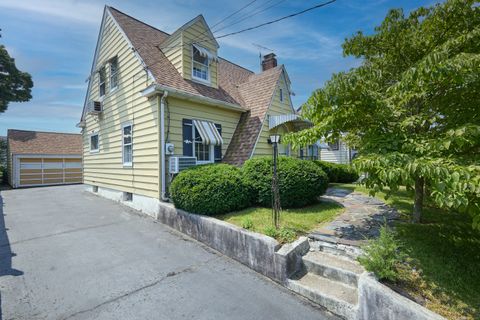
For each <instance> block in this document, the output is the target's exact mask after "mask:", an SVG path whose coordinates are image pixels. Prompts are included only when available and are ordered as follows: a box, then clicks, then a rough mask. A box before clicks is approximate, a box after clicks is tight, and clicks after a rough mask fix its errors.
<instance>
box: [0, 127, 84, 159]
mask: <svg viewBox="0 0 480 320" xmlns="http://www.w3.org/2000/svg"><path fill="white" fill-rule="evenodd" d="M7 140H8V145H9V148H10V149H9V150H10V153H12V154H69V155H81V154H82V148H83V142H82V135H80V134H75V133H58V132H40V131H26V130H15V129H9V130H8V133H7Z"/></svg>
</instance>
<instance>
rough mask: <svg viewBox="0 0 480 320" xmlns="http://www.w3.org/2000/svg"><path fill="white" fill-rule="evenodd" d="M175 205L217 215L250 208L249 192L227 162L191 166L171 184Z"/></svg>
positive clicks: (239, 173) (235, 169)
mask: <svg viewBox="0 0 480 320" xmlns="http://www.w3.org/2000/svg"><path fill="white" fill-rule="evenodd" d="M170 197H171V198H172V200H173V203H174V204H175V206H176V207H177V208H179V209H183V210H185V211H188V212H193V213H198V214H205V215H218V214H222V213H227V212H231V211H236V210H240V209H243V208H246V207H249V206H250V205H251V204H252V191H251V189H250V188H249V187H248V185H246V184H245V182H244V181H243V179H242V177H241V172H240V170H239V169H238V168H236V167H234V166H231V165H227V164H211V165H202V166H197V167H193V168H190V169H187V170H184V171H182V172H180V173H179V174H178V175H177V176H176V177H175V178H174V179H173V181H172V184H171V185H170Z"/></svg>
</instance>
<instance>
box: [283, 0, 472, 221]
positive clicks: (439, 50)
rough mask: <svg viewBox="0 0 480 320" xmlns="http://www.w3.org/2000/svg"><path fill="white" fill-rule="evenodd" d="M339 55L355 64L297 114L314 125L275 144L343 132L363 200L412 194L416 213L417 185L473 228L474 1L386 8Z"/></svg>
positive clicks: (303, 141) (298, 143)
mask: <svg viewBox="0 0 480 320" xmlns="http://www.w3.org/2000/svg"><path fill="white" fill-rule="evenodd" d="M343 50H344V54H345V55H346V56H354V57H357V58H361V59H362V61H363V62H362V65H361V66H360V67H358V68H354V69H351V70H350V71H348V72H342V73H339V74H335V75H333V76H332V78H331V80H329V81H328V82H327V83H326V84H325V86H324V87H323V88H322V89H319V90H317V91H315V92H314V93H313V94H312V96H311V97H310V98H309V100H308V101H307V103H305V104H304V106H303V107H302V113H303V116H304V117H306V118H307V119H309V120H310V121H311V122H312V123H314V126H313V127H312V128H310V129H307V130H304V131H301V132H299V133H296V134H293V135H291V136H286V137H285V139H284V140H286V141H290V142H292V143H293V144H294V146H302V145H307V144H309V143H312V142H314V141H317V140H318V139H319V138H321V137H326V138H327V140H329V139H334V138H338V137H340V136H341V135H342V134H344V133H346V136H343V135H342V137H343V139H344V140H345V141H346V142H347V143H348V144H349V145H354V146H356V147H357V149H358V151H359V154H360V157H359V158H358V159H356V160H355V162H354V164H355V167H356V169H357V170H359V171H360V172H365V173H366V174H367V175H368V178H367V179H366V180H365V183H366V186H367V187H368V188H370V190H372V192H373V193H375V192H378V191H381V190H383V189H384V188H385V187H388V188H390V190H393V191H395V190H397V189H398V187H399V186H401V185H403V186H406V187H407V188H408V189H413V188H416V199H417V202H416V206H415V207H416V208H420V209H419V210H421V207H422V206H423V202H422V197H421V194H422V193H423V191H422V190H423V187H424V186H425V187H426V188H427V189H428V190H429V192H430V194H431V196H432V198H433V200H434V201H435V203H436V204H437V205H438V206H440V207H443V208H445V209H455V210H460V211H466V212H469V213H470V214H471V215H472V216H473V217H474V219H473V224H474V226H475V227H477V228H480V200H479V199H480V166H479V163H480V111H479V110H480V109H479V107H478V97H479V96H480V6H479V1H478V0H447V1H445V2H443V3H441V4H437V5H435V6H432V7H429V8H419V9H417V10H414V11H412V12H411V13H410V14H409V15H408V16H405V15H404V13H403V11H402V10H401V9H395V10H391V11H390V12H389V13H388V14H387V16H386V18H385V20H384V21H383V22H382V23H381V25H380V26H378V27H376V28H375V32H374V33H373V34H371V35H365V34H363V33H362V32H358V33H357V34H356V35H354V36H353V37H351V38H350V39H347V40H346V41H345V43H344V44H343ZM360 119H361V120H360ZM417 212H418V211H417Z"/></svg>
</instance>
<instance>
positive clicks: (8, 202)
mask: <svg viewBox="0 0 480 320" xmlns="http://www.w3.org/2000/svg"><path fill="white" fill-rule="evenodd" d="M83 188H84V187H83V186H81V185H76V186H61V187H45V188H32V189H18V190H8V191H1V193H0V196H1V199H2V200H1V201H2V203H3V215H0V216H2V218H3V219H0V257H1V260H0V261H1V262H0V269H1V270H0V291H1V312H2V316H3V319H115V320H117V319H142V320H143V319H336V318H335V317H333V316H332V315H330V314H328V313H326V312H325V311H323V310H321V309H318V308H316V307H315V306H313V305H312V304H310V303H309V302H307V301H306V300H304V299H303V298H301V297H299V296H296V295H294V294H292V293H291V292H290V291H288V290H286V289H284V288H283V287H281V286H279V285H277V284H276V283H274V282H272V281H270V280H268V279H267V278H265V277H263V276H261V275H259V274H257V273H256V272H254V271H252V270H250V269H248V268H247V267H245V266H243V265H241V264H240V263H237V262H236V261H233V260H232V259H230V258H228V257H226V256H223V255H222V254H220V253H218V252H216V251H214V250H212V249H210V248H208V247H206V246H204V245H202V244H200V243H199V242H196V241H195V240H192V239H191V238H188V237H186V236H184V235H182V234H180V233H178V232H176V231H174V230H172V229H170V228H168V227H166V226H164V225H161V224H159V223H156V222H155V221H154V220H152V219H151V218H148V217H145V216H142V215H141V214H139V213H137V212H136V211H134V210H131V209H128V208H126V207H124V206H122V205H120V204H117V203H114V202H111V201H109V200H106V199H103V198H100V197H97V196H95V195H92V194H89V193H87V192H84V191H83Z"/></svg>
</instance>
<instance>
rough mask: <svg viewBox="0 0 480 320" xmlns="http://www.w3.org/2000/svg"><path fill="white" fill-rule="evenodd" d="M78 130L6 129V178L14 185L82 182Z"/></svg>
mask: <svg viewBox="0 0 480 320" xmlns="http://www.w3.org/2000/svg"><path fill="white" fill-rule="evenodd" d="M81 149H82V139H81V135H79V134H69V133H57V132H38V131H24V130H8V150H7V152H8V181H9V183H10V185H11V186H12V187H14V188H21V187H34V186H49V185H62V184H74V183H82V180H83V170H82V156H81Z"/></svg>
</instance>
